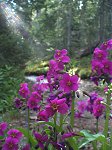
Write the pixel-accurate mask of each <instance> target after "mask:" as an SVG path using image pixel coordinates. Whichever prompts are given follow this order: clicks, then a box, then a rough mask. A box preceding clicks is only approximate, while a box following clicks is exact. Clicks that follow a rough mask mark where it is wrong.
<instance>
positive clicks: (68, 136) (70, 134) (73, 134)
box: [62, 132, 79, 140]
mask: <svg viewBox="0 0 112 150" xmlns="http://www.w3.org/2000/svg"><path fill="white" fill-rule="evenodd" d="M73 136H79V135H78V134H76V133H74V132H68V133H64V134H63V135H62V140H64V139H66V138H70V137H73Z"/></svg>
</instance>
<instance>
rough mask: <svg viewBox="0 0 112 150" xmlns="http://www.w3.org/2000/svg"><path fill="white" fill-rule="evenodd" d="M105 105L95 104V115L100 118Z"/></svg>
mask: <svg viewBox="0 0 112 150" xmlns="http://www.w3.org/2000/svg"><path fill="white" fill-rule="evenodd" d="M104 110H105V106H104V105H102V104H100V105H94V107H93V115H94V116H95V117H96V118H97V119H98V118H99V117H100V116H101V115H102V114H103V112H104Z"/></svg>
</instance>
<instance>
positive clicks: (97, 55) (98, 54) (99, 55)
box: [94, 48, 108, 61]
mask: <svg viewBox="0 0 112 150" xmlns="http://www.w3.org/2000/svg"><path fill="white" fill-rule="evenodd" d="M107 55H108V53H107V52H106V51H103V50H100V49H99V48H95V50H94V59H97V60H98V61H102V60H104V59H106V58H107Z"/></svg>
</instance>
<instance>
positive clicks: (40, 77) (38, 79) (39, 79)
mask: <svg viewBox="0 0 112 150" xmlns="http://www.w3.org/2000/svg"><path fill="white" fill-rule="evenodd" d="M43 79H44V75H41V76H38V77H37V78H36V81H37V82H40V81H41V80H43Z"/></svg>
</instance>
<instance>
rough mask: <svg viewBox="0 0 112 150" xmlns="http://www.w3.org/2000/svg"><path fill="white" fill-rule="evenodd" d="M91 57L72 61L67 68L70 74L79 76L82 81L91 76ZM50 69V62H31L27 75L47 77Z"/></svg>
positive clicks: (27, 67)
mask: <svg viewBox="0 0 112 150" xmlns="http://www.w3.org/2000/svg"><path fill="white" fill-rule="evenodd" d="M90 62H91V57H90V56H89V57H83V58H81V59H74V58H73V59H71V63H70V65H69V66H67V70H68V72H70V73H71V72H74V73H75V74H78V75H79V76H80V77H81V78H82V79H87V78H89V77H90V74H91V64H90ZM48 69H49V60H45V61H44V60H42V61H40V60H31V61H29V62H27V63H26V69H25V74H26V75H41V74H44V75H46V73H47V71H48Z"/></svg>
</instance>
